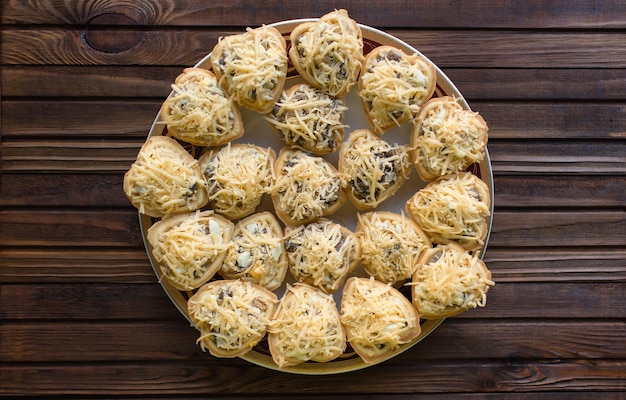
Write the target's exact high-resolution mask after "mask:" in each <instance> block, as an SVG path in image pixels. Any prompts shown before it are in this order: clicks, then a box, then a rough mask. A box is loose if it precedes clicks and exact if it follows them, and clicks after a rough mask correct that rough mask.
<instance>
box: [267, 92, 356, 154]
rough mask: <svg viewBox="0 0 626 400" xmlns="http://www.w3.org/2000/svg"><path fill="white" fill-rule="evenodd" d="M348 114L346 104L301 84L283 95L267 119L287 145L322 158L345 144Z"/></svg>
mask: <svg viewBox="0 0 626 400" xmlns="http://www.w3.org/2000/svg"><path fill="white" fill-rule="evenodd" d="M347 110H348V108H347V107H346V106H345V104H344V102H343V100H341V99H338V98H335V97H332V96H329V95H328V94H326V93H324V92H322V91H321V90H320V89H317V88H314V87H311V86H309V85H307V84H298V85H295V86H293V87H292V88H290V89H289V90H286V91H284V92H283V93H282V95H281V97H280V99H279V100H278V102H277V103H276V105H275V107H274V109H273V110H272V112H271V113H270V114H269V115H268V117H267V118H266V119H267V121H268V122H269V123H270V124H271V125H272V127H273V128H274V130H275V131H276V132H277V133H278V134H279V135H280V137H281V138H282V139H283V141H284V142H285V143H287V144H288V145H295V146H298V147H299V148H301V149H303V150H306V151H310V152H311V153H313V154H317V155H319V154H327V153H331V152H333V151H335V150H336V149H337V147H338V146H339V145H340V144H341V142H342V141H343V136H344V128H345V127H346V125H344V124H343V117H344V114H345V112H346V111H347Z"/></svg>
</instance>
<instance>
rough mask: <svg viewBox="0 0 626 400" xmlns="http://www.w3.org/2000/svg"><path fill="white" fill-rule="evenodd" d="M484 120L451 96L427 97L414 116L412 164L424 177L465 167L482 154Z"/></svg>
mask: <svg viewBox="0 0 626 400" xmlns="http://www.w3.org/2000/svg"><path fill="white" fill-rule="evenodd" d="M488 131H489V128H488V127H487V123H486V122H485V120H484V119H483V117H482V116H480V114H478V113H477V112H473V111H470V110H466V109H464V108H463V107H462V106H461V105H460V104H459V103H458V102H457V101H456V99H454V98H453V97H450V96H444V97H438V98H433V99H431V100H429V101H428V102H427V103H426V104H425V105H424V106H423V107H422V109H421V110H420V112H419V114H418V115H417V116H416V117H415V120H414V124H413V129H412V132H411V148H413V149H414V150H413V152H412V156H413V161H414V163H415V168H416V169H417V172H418V173H419V175H420V177H421V178H422V180H424V181H427V182H428V181H432V180H435V179H437V178H439V177H440V176H444V175H450V174H455V173H459V172H463V171H465V170H466V169H467V168H468V167H469V166H470V165H472V164H473V163H479V162H481V161H482V160H483V159H484V158H485V147H486V145H487V139H488Z"/></svg>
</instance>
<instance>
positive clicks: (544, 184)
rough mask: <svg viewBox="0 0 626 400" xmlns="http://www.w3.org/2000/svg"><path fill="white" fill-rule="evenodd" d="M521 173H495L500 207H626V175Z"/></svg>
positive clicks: (496, 193)
mask: <svg viewBox="0 0 626 400" xmlns="http://www.w3.org/2000/svg"><path fill="white" fill-rule="evenodd" d="M500 167H503V165H500ZM509 168H510V167H509ZM555 169H556V166H555ZM590 170H592V169H591V168H590ZM519 174H520V175H511V176H509V175H502V174H497V175H496V176H495V178H494V181H495V182H494V195H495V199H496V204H497V205H498V206H500V207H626V193H625V190H624V187H625V185H626V177H624V176H610V175H609V176H603V175H560V176H559V175H550V176H537V175H522V171H519Z"/></svg>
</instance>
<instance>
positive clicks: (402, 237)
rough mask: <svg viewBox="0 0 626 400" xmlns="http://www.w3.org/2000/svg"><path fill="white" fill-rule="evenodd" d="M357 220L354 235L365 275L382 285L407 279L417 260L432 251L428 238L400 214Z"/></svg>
mask: <svg viewBox="0 0 626 400" xmlns="http://www.w3.org/2000/svg"><path fill="white" fill-rule="evenodd" d="M357 217H358V223H357V226H356V231H355V233H356V235H357V237H358V238H359V241H360V243H361V263H362V264H363V267H364V268H365V272H367V273H368V274H369V275H372V276H374V277H375V278H376V279H377V280H379V281H381V282H385V283H396V282H402V281H406V280H407V279H410V278H411V275H413V272H414V271H415V267H416V266H417V260H418V259H419V257H420V256H421V255H422V253H423V252H424V251H425V250H426V249H429V248H431V247H432V243H431V242H430V238H429V237H428V235H426V233H424V231H422V229H421V228H420V227H419V226H418V225H417V224H416V223H415V222H414V221H413V220H411V219H410V218H409V217H405V216H404V215H401V214H396V213H392V212H388V211H373V212H369V213H365V214H359V215H358V216H357Z"/></svg>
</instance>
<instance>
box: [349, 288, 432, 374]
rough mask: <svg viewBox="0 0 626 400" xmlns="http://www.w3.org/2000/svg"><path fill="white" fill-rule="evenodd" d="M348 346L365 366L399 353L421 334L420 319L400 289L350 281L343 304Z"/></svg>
mask: <svg viewBox="0 0 626 400" xmlns="http://www.w3.org/2000/svg"><path fill="white" fill-rule="evenodd" d="M341 322H342V323H343V325H344V328H345V329H346V333H347V337H348V342H349V343H350V344H351V345H352V347H353V348H354V349H355V351H356V352H357V353H358V354H359V355H360V356H361V357H362V358H363V360H364V361H365V362H373V361H375V360H377V359H379V358H380V357H381V356H383V355H384V354H389V353H390V352H393V351H395V350H397V349H398V348H399V347H400V345H401V344H404V343H408V342H409V341H411V340H412V339H414V338H415V337H417V336H418V335H419V333H420V331H421V328H420V324H419V322H420V321H419V316H418V314H417V311H416V310H415V308H413V306H412V305H411V303H410V302H409V301H408V300H407V299H406V298H405V297H404V295H403V294H402V293H400V292H399V291H398V290H397V289H395V288H393V287H391V286H390V285H389V284H385V283H382V282H379V281H376V280H374V278H373V277H371V278H370V279H367V278H357V277H353V278H350V280H349V281H348V283H347V284H346V289H345V290H344V292H343V296H342V300H341Z"/></svg>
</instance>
